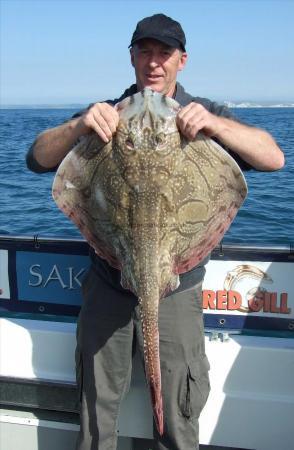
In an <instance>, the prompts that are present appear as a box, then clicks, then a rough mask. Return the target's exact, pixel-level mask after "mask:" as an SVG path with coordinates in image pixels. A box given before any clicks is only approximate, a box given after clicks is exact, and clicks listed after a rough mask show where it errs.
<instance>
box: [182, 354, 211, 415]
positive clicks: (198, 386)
mask: <svg viewBox="0 0 294 450" xmlns="http://www.w3.org/2000/svg"><path fill="white" fill-rule="evenodd" d="M209 368H210V366H209V362H208V359H207V357H206V356H203V357H202V358H201V359H199V360H191V361H189V363H188V367H187V373H186V380H185V386H184V389H183V398H182V401H181V409H182V414H183V416H184V417H186V418H187V419H193V418H198V417H199V416H200V413H201V411H202V409H203V408H204V405H205V403H206V401H207V398H208V395H209V391H210V383H209V375H208V371H209Z"/></svg>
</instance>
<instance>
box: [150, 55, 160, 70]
mask: <svg viewBox="0 0 294 450" xmlns="http://www.w3.org/2000/svg"><path fill="white" fill-rule="evenodd" d="M148 64H149V66H150V67H157V66H158V65H159V64H160V61H159V57H158V56H156V55H155V54H152V55H150V57H149V60H148Z"/></svg>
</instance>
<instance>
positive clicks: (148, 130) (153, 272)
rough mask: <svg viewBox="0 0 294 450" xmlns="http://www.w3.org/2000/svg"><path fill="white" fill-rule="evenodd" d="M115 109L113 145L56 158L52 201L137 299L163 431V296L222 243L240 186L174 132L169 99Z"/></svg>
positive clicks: (227, 169) (91, 138) (143, 96)
mask: <svg viewBox="0 0 294 450" xmlns="http://www.w3.org/2000/svg"><path fill="white" fill-rule="evenodd" d="M116 107H117V110H118V112H119V116H120V119H119V124H118V128H117V131H116V133H115V135H114V136H113V138H112V140H111V141H110V142H109V143H108V144H105V143H104V142H103V141H102V140H101V139H100V138H99V136H98V135H97V134H96V133H94V132H93V133H91V134H90V135H87V136H85V137H83V138H82V139H81V141H80V142H79V143H78V144H77V145H76V146H75V147H74V148H73V149H72V150H71V151H70V152H69V154H68V155H67V156H66V157H65V158H64V160H63V161H62V163H61V165H60V167H59V169H58V171H57V174H56V176H55V180H54V183H53V197H54V199H55V201H56V203H57V205H58V207H59V208H60V209H61V210H62V211H63V212H64V213H65V214H66V215H67V216H68V217H69V218H70V219H71V220H72V221H73V222H74V223H75V224H76V225H77V226H78V227H79V229H80V231H81V233H82V234H83V236H84V237H85V238H86V239H87V241H88V242H89V244H90V245H91V246H92V247H93V248H94V249H95V251H96V253H97V254H98V255H99V256H100V257H102V258H104V259H106V260H107V261H108V263H109V264H110V265H111V266H113V267H115V268H118V269H120V270H121V284H122V286H123V287H124V288H126V289H130V290H131V291H132V292H133V293H134V294H135V295H136V296H137V297H138V300H139V305H140V311H141V320H142V331H143V340H144V361H145V373H146V379H147V382H148V386H149V389H150V394H151V401H152V407H153V414H154V419H155V422H156V426H157V429H158V431H159V433H160V434H161V435H162V434H163V427H164V425H163V423H164V418H163V404H162V395H161V372H160V354H159V331H158V309H159V302H160V299H161V298H162V297H164V296H166V295H167V294H168V293H169V292H170V291H172V290H174V289H176V288H177V287H178V285H179V274H181V273H184V272H187V271H188V270H191V269H192V268H193V267H195V266H196V265H197V264H198V263H199V262H201V261H202V260H203V258H205V257H206V256H207V255H208V254H209V252H210V251H211V250H212V249H213V248H214V247H215V246H216V245H217V244H218V243H219V241H220V240H221V238H222V237H223V235H224V233H225V232H226V231H227V229H228V228H229V226H230V224H231V222H232V220H233V219H234V217H235V215H236V213H237V211H238V209H239V208H240V206H241V205H242V203H243V201H244V199H245V197H246V194H247V186H246V182H245V180H244V177H243V174H242V172H241V170H240V169H239V167H238V165H237V164H236V162H235V161H234V159H233V158H232V157H231V156H230V155H229V154H228V153H227V152H226V151H225V150H224V149H223V148H222V147H220V146H219V145H218V144H217V143H216V142H214V141H213V140H211V139H209V138H207V137H205V136H204V135H203V134H201V133H198V134H197V137H196V139H195V140H194V141H192V142H189V141H187V140H186V139H185V138H184V137H183V136H182V135H181V134H180V133H179V131H178V129H177V126H176V115H177V112H178V111H179V109H180V105H179V104H178V103H177V102H176V101H175V100H173V99H171V98H169V97H166V96H164V95H162V94H159V93H157V92H154V91H152V90H151V89H149V88H145V89H144V90H143V91H142V92H139V93H137V94H134V95H132V96H131V97H128V98H126V99H124V100H123V101H122V102H121V103H119V104H118V105H117V106H116Z"/></svg>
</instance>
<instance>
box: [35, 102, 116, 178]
mask: <svg viewBox="0 0 294 450" xmlns="http://www.w3.org/2000/svg"><path fill="white" fill-rule="evenodd" d="M118 119H119V116H118V113H117V111H116V110H115V108H114V107H112V106H111V105H109V104H108V103H96V104H95V105H93V106H92V107H91V108H89V109H88V110H87V111H86V112H85V113H84V114H82V115H81V116H80V117H77V118H76V119H72V120H70V121H69V122H66V123H64V124H62V125H60V126H58V127H55V128H51V129H49V130H46V131H43V133H41V134H39V136H38V137H37V139H36V140H35V142H34V143H33V145H32V147H31V150H30V152H33V158H34V159H35V160H36V162H37V164H38V165H39V166H40V167H42V168H44V171H46V169H48V170H50V169H51V168H53V167H56V166H58V164H59V163H60V162H61V161H62V159H63V158H64V157H65V156H66V154H67V153H68V152H69V151H70V150H71V148H72V147H73V145H74V144H75V143H76V141H77V140H78V139H79V138H80V137H81V136H84V135H86V134H88V133H90V132H91V131H93V130H94V131H96V133H97V134H98V135H99V136H100V137H101V139H102V140H103V141H104V142H106V143H107V142H109V141H110V139H111V138H112V135H113V133H115V130H116V128H117V125H118ZM28 165H29V163H28Z"/></svg>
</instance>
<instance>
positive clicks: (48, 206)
mask: <svg viewBox="0 0 294 450" xmlns="http://www.w3.org/2000/svg"><path fill="white" fill-rule="evenodd" d="M76 110H77V109H73V108H30V109H24V108H7V109H5V108H3V109H1V110H0V124H1V131H0V170H1V176H0V236H1V235H5V236H7V235H12V236H38V237H39V238H42V237H59V238H61V237H62V238H70V239H71V238H81V235H80V233H79V231H78V229H77V228H76V226H75V225H74V224H72V223H71V222H70V220H69V219H68V218H66V217H65V216H64V214H63V213H62V212H61V211H59V209H58V208H57V206H56V205H55V203H54V201H53V199H52V195H51V187H52V182H53V178H54V173H46V174H35V173H32V172H30V171H29V170H28V169H27V167H26V163H25V156H26V153H27V151H28V149H29V147H30V146H31V145H32V143H33V141H34V139H35V137H36V136H37V134H38V133H40V132H41V131H43V130H45V129H47V128H51V127H54V126H57V125H59V124H61V123H62V122H64V121H65V120H67V119H69V118H70V117H71V116H72V115H73V114H74V113H75V112H76ZM232 111H233V113H234V114H235V116H236V117H237V118H239V119H241V120H242V121H244V122H246V123H247V124H249V125H254V126H257V127H260V128H263V129H265V130H267V131H269V132H270V133H271V134H272V135H273V136H274V138H275V139H276V141H277V142H278V144H279V146H280V147H281V148H282V150H283V151H284V153H285V156H286V165H285V167H284V168H283V169H282V170H279V171H276V172H258V171H255V170H251V171H248V172H246V173H245V178H246V180H247V184H248V190H249V193H248V197H247V199H246V200H245V202H244V204H243V206H242V207H241V209H240V210H239V212H238V215H237V217H236V219H235V220H234V222H233V224H232V225H231V227H230V229H229V230H228V232H227V233H226V235H225V237H224V239H223V242H224V243H232V244H246V245H250V244H255V245H256V244H258V245H266V246H267V245H269V246H271V245H293V244H294V108H291V107H289V108H283V107H275V108H273V107H272V108H263V107H258V108H248V107H247V108H235V109H233V110H232Z"/></svg>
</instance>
